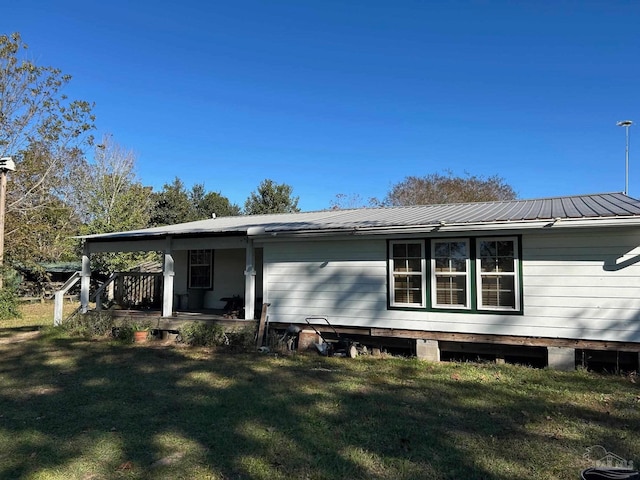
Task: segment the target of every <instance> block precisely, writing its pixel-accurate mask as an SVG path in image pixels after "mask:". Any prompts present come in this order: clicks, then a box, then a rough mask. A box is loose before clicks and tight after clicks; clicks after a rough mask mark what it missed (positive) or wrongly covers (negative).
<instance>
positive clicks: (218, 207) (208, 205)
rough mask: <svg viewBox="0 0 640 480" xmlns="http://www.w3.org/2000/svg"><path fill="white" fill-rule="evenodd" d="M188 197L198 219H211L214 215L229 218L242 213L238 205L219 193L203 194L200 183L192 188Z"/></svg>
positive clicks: (202, 187) (202, 186)
mask: <svg viewBox="0 0 640 480" xmlns="http://www.w3.org/2000/svg"><path fill="white" fill-rule="evenodd" d="M189 196H190V199H191V202H192V203H193V205H194V207H195V212H196V217H197V218H198V219H205V218H211V217H213V216H214V215H215V216H216V217H231V216H235V215H240V214H241V213H242V212H241V210H240V207H239V206H238V205H236V204H234V203H231V202H230V201H229V199H228V198H227V197H225V196H223V195H222V194H221V193H220V192H205V190H204V185H203V184H201V183H199V184H196V185H194V186H193V188H192V189H191V192H190V195H189Z"/></svg>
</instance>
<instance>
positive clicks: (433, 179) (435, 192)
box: [382, 172, 517, 206]
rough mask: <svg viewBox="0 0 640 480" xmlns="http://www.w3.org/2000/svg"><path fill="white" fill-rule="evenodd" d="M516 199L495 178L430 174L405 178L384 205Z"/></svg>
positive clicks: (510, 190) (393, 187)
mask: <svg viewBox="0 0 640 480" xmlns="http://www.w3.org/2000/svg"><path fill="white" fill-rule="evenodd" d="M516 197H517V195H516V193H515V191H514V190H513V188H512V187H511V186H510V185H508V184H506V183H505V181H504V179H502V178H501V177H499V176H497V175H494V176H491V177H488V178H484V177H480V176H476V175H469V174H467V175H466V176H465V177H455V176H453V174H452V173H451V172H446V174H444V175H443V174H439V173H431V174H429V175H426V176H424V177H412V176H409V177H406V178H405V179H404V180H403V181H401V182H400V183H397V184H396V185H393V186H392V187H391V190H390V191H389V193H388V194H387V196H386V197H385V199H384V201H383V202H382V204H383V205H389V206H406V205H432V204H441V203H467V202H490V201H496V200H513V199H515V198H516Z"/></svg>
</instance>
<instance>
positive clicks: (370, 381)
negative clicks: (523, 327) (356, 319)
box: [0, 305, 640, 480]
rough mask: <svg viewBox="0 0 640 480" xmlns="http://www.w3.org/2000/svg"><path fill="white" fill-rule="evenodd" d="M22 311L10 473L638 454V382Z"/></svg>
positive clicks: (11, 385)
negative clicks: (211, 339) (81, 334)
mask: <svg viewBox="0 0 640 480" xmlns="http://www.w3.org/2000/svg"><path fill="white" fill-rule="evenodd" d="M49 307H50V306H49ZM25 308H27V309H28V310H29V311H27V312H26V314H25V317H24V319H23V320H22V321H16V322H11V323H10V324H8V323H5V324H0V385H2V389H1V390H0V478H3V479H4V478H7V479H9V478H11V479H69V478H72V479H82V480H97V479H112V478H116V479H117V478H136V479H165V478H166V479H177V478H184V479H225V480H232V479H251V480H259V479H260V480H262V479H264V480H267V479H269V480H272V479H374V480H383V479H389V480H392V479H393V480H397V479H440V478H441V479H445V478H446V479H462V478H464V479H504V480H506V479H514V478H517V479H552V478H553V479H558V478H559V479H577V478H579V472H580V470H581V469H583V468H587V467H589V466H593V465H594V462H595V461H597V460H599V459H600V458H602V455H603V454H604V453H606V452H610V453H613V454H615V455H618V456H619V457H621V458H622V459H626V460H629V461H633V462H634V465H636V466H637V465H639V464H640V446H639V443H638V438H639V435H640V386H639V384H638V383H636V380H637V378H636V377H635V376H626V377H622V376H615V375H600V374H593V373H589V372H586V371H576V372H570V373H565V372H556V371H551V370H536V369H532V368H527V367H520V366H513V365H495V364H468V363H441V364H432V363H425V362H420V361H417V360H413V359H402V358H386V359H376V358H371V357H359V358H357V359H355V360H347V359H335V358H322V357H319V356H315V355H293V356H281V355H278V356H276V355H273V354H270V355H260V354H257V353H256V354H254V353H246V354H238V353H228V352H220V351H215V350H211V349H205V348H186V347H180V346H174V345H165V344H162V343H159V342H158V343H155V342H149V343H147V344H144V345H133V344H132V345H127V344H122V343H118V342H114V341H110V340H108V339H93V340H87V339H82V338H71V337H68V336H66V335H64V334H63V333H61V332H59V331H53V330H52V329H49V328H47V329H44V330H43V331H42V332H40V333H36V332H33V330H34V328H35V327H33V326H34V325H49V324H50V323H51V315H52V309H51V308H49V310H48V312H49V313H46V312H44V311H43V312H42V313H38V312H39V309H40V308H42V307H41V306H39V305H36V306H26V307H25ZM597 446H600V447H601V448H600V447H597ZM590 447H597V448H592V449H591V450H588V449H589V448H590ZM603 452H604V453H603ZM594 457H595V458H594ZM636 468H637V467H636Z"/></svg>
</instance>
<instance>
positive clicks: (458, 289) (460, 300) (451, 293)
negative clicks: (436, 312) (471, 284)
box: [436, 275, 467, 306]
mask: <svg viewBox="0 0 640 480" xmlns="http://www.w3.org/2000/svg"><path fill="white" fill-rule="evenodd" d="M436 303H437V304H438V305H462V306H466V303H467V284H466V277H465V276H460V275H456V276H438V277H437V278H436Z"/></svg>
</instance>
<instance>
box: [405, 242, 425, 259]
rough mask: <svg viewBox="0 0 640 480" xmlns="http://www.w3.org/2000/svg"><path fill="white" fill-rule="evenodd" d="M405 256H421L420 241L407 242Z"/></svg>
mask: <svg viewBox="0 0 640 480" xmlns="http://www.w3.org/2000/svg"><path fill="white" fill-rule="evenodd" d="M407 257H409V258H420V257H422V244H420V243H409V244H408V245H407Z"/></svg>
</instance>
